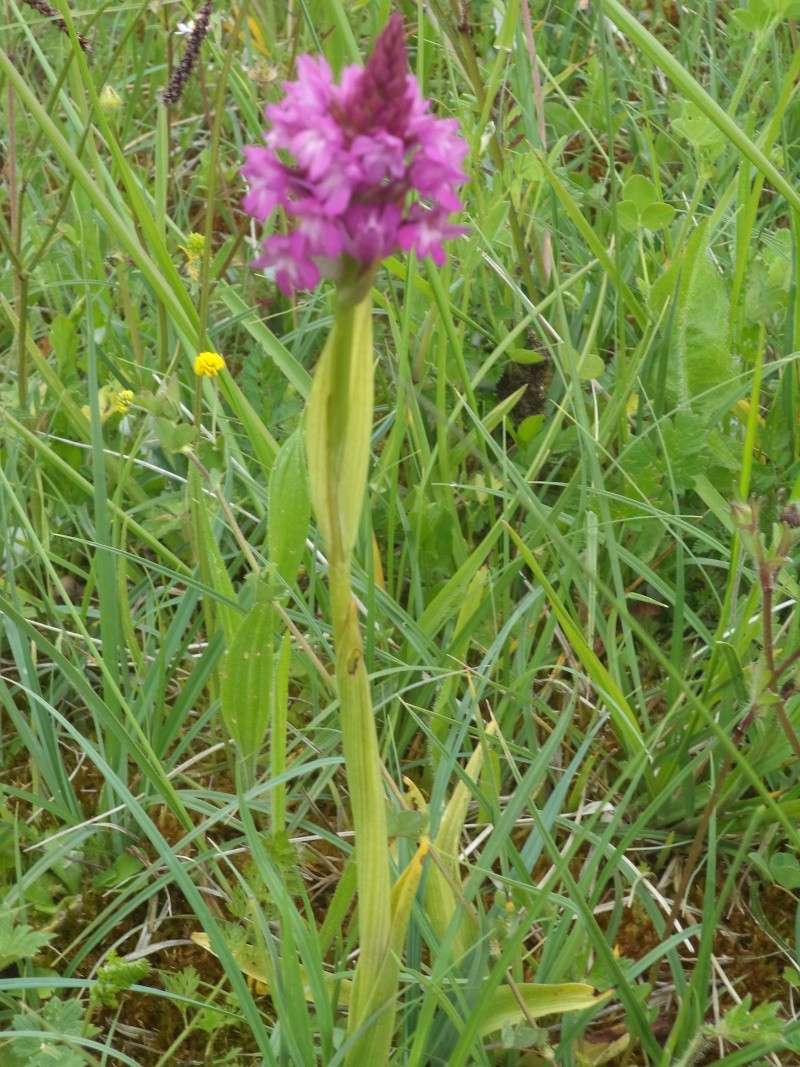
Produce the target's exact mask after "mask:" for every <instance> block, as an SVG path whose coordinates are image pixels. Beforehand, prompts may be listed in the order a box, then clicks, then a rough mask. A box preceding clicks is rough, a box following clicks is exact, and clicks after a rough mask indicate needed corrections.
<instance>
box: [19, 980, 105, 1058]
mask: <svg viewBox="0 0 800 1067" xmlns="http://www.w3.org/2000/svg"><path fill="white" fill-rule="evenodd" d="M11 1028H12V1031H13V1030H18V1031H26V1030H42V1031H46V1032H50V1031H52V1036H51V1037H49V1038H44V1039H42V1038H41V1037H18V1038H15V1037H14V1036H13V1033H12V1034H11V1036H10V1038H9V1044H8V1050H9V1051H10V1055H11V1064H10V1065H9V1067H57V1065H58V1067H85V1065H86V1064H87V1063H89V1062H90V1061H89V1060H88V1059H87V1057H86V1056H85V1055H84V1054H83V1052H82V1051H81V1050H80V1048H76V1047H75V1046H74V1045H72V1044H70V1043H69V1041H68V1039H69V1038H81V1037H84V1038H85V1037H91V1036H92V1035H93V1034H95V1033H97V1030H96V1028H95V1027H93V1026H92V1025H91V1024H89V1023H87V1022H86V1021H85V1020H84V1008H83V1005H82V1004H81V1002H80V1001H79V1000H75V999H72V1000H62V999H61V998H60V997H56V996H52V997H50V998H49V999H48V1000H47V1001H45V1003H44V1005H43V1007H42V1009H41V1010H40V1011H38V1012H35V1011H26V1012H24V1013H18V1014H16V1015H14V1017H13V1018H12V1020H11Z"/></svg>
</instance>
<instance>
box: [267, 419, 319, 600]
mask: <svg viewBox="0 0 800 1067" xmlns="http://www.w3.org/2000/svg"><path fill="white" fill-rule="evenodd" d="M310 518H311V501H310V500H309V495H308V474H307V471H306V459H305V455H304V450H303V438H302V435H301V434H300V432H299V430H295V432H294V433H293V434H291V436H290V437H288V438H287V439H286V440H285V441H284V443H283V444H282V445H281V450H280V452H279V453H278V455H277V458H276V460H275V465H274V466H273V468H272V474H271V476H270V480H269V527H268V542H269V558H270V562H271V563H274V564H275V568H276V570H277V571H278V574H279V575H280V576H281V578H283V580H284V581H285V582H288V583H291V582H294V580H295V578H296V577H297V569H298V567H299V566H300V561H301V559H302V558H303V551H304V549H305V541H306V535H307V534H308V523H309V520H310Z"/></svg>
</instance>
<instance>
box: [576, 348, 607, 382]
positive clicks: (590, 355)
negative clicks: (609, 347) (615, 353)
mask: <svg viewBox="0 0 800 1067" xmlns="http://www.w3.org/2000/svg"><path fill="white" fill-rule="evenodd" d="M605 369H606V365H605V363H604V362H603V357H602V356H598V354H597V353H596V352H587V353H586V355H585V356H584V357H583V359H582V360H581V362H580V365H579V366H578V374H579V376H580V378H581V380H582V381H590V380H591V379H592V378H599V377H600V375H601V374H602V373H603V372H604V371H605Z"/></svg>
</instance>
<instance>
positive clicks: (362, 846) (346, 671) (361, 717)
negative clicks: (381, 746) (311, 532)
mask: <svg viewBox="0 0 800 1067" xmlns="http://www.w3.org/2000/svg"><path fill="white" fill-rule="evenodd" d="M328 580H329V583H330V593H331V614H332V619H333V639H334V644H335V647H336V685H337V689H338V691H339V705H340V712H339V713H340V716H341V726H342V748H343V750H344V762H345V768H346V771H347V785H348V790H349V793H350V808H351V812H352V817H353V830H354V832H355V853H356V885H357V891H358V934H359V938H358V939H359V944H360V948H361V953H360V956H359V961H358V967H357V969H356V977H355V986H354V991H353V999H352V1003H351V1009H350V1018H349V1029H350V1031H351V1032H352V1031H353V1030H355V1029H357V1028H358V1027H359V1026H360V1025H361V1024H362V1023H363V1022H364V1021H365V1020H364V1018H363V1015H364V1008H365V1005H366V1003H367V1002H368V1000H369V998H370V994H371V992H372V990H373V989H374V988H375V986H376V985H377V984H378V982H379V980H380V977H381V973H382V971H383V969H384V967H385V965H386V954H387V951H388V947H389V932H390V920H391V915H390V897H389V892H390V886H389V841H388V832H387V828H386V802H385V799H384V791H383V781H382V779H381V770H380V753H379V750H378V734H377V730H376V729H375V718H374V715H373V711H372V701H371V699H370V691H369V679H368V678H367V670H366V666H365V663H364V654H363V647H362V643H361V633H360V630H359V626H358V619H357V616H356V604H355V600H354V599H353V593H352V590H351V588H350V564H349V561H348V560H343V559H340V560H338V561H334V560H331V561H330V564H329V572H328Z"/></svg>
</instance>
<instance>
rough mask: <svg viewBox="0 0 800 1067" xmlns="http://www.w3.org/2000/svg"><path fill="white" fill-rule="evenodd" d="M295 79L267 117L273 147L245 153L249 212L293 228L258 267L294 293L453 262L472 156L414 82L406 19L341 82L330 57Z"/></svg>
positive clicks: (314, 61) (397, 20)
mask: <svg viewBox="0 0 800 1067" xmlns="http://www.w3.org/2000/svg"><path fill="white" fill-rule="evenodd" d="M297 73H298V80H297V81H292V82H285V83H284V96H283V99H282V100H281V101H280V102H279V103H277V104H272V105H270V106H269V107H268V108H267V109H266V117H267V120H268V122H269V124H270V127H269V130H268V131H267V133H266V135H265V144H264V145H251V146H248V147H247V148H245V164H244V166H243V167H242V174H243V176H244V177H245V178H246V179H247V183H248V192H247V195H246V196H245V198H244V200H243V207H244V210H245V211H246V212H247V213H248V214H249V215H252V217H253V218H255V219H257V220H258V221H259V222H265V221H266V220H267V219H268V218H269V217H270V215H272V213H273V212H274V211H275V210H276V209H278V208H282V209H283V210H284V211H285V212H286V214H287V216H288V217H289V220H290V232H289V233H288V234H287V235H283V234H273V235H271V236H269V237H267V238H266V240H265V241H264V244H263V250H262V254H261V256H260V257H259V258H258V259H257V260H256V266H261V267H267V268H270V269H271V270H272V271H273V273H274V276H275V280H276V282H277V284H278V287H279V288H280V289H281V290H282V292H284V293H286V294H290V293H292V292H294V291H295V290H296V289H310V288H313V287H314V286H315V285H317V284H318V282H319V280H320V279H321V278H333V279H335V280H337V281H342V280H343V279H344V278H349V279H352V278H353V276H356V277H357V276H359V275H361V276H364V277H368V276H370V275H371V272H372V271H373V270H374V268H375V266H376V265H377V264H378V263H379V262H380V261H381V260H382V259H384V258H385V257H386V256H388V255H390V254H391V253H393V252H395V251H398V250H401V249H402V250H407V251H408V250H411V249H413V250H414V251H415V252H416V253H417V255H419V256H421V257H424V256H430V258H431V259H432V260H433V261H434V262H435V263H437V264H439V265H441V264H442V263H444V260H445V252H444V242H445V241H446V240H449V239H450V238H452V237H457V236H459V235H460V234H462V233H464V232H465V230H464V228H463V227H461V226H457V225H455V224H454V223H453V222H451V221H450V216H451V215H452V214H453V213H455V212H458V211H460V210H461V208H462V205H461V201H460V199H459V196H458V190H459V188H460V186H461V185H462V184H463V183H464V182H465V181H466V175H465V173H464V170H463V163H464V158H465V156H466V154H467V146H466V144H465V142H464V140H463V138H462V137H461V135H460V133H459V129H458V123H457V122H456V121H455V120H454V119H440V118H437V117H436V116H435V115H433V114H431V110H430V103H429V101H427V100H426V99H425V98H424V97H423V96H422V93H421V91H420V88H419V85H418V83H417V81H416V79H415V78H414V77H413V76H412V75H411V74H410V73H409V71H408V57H407V54H406V46H405V38H404V34H403V23H402V19H401V17H400V15H398V14H394V15H393V16H392V17H391V18H390V19H389V22H388V23H387V24H386V27H385V29H384V30H383V33H381V35H380V37H379V38H378V40H377V41H376V42H375V47H374V49H373V52H372V55H371V56H370V58H369V60H368V61H367V63H366V65H365V66H364V67H360V66H355V65H354V66H349V67H346V68H345V69H344V71H343V72H342V76H341V79H340V80H339V82H338V83H337V82H336V81H334V78H333V74H332V73H331V69H330V67H329V66H328V63H327V61H326V60H325V59H324V58H323V57H319V58H314V57H313V56H300V58H299V59H298V61H297Z"/></svg>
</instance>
